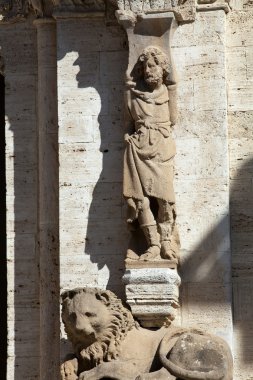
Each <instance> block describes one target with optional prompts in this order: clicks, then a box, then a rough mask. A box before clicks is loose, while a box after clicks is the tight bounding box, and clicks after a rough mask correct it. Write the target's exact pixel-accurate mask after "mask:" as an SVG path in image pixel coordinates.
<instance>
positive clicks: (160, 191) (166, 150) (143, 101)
mask: <svg viewBox="0 0 253 380" xmlns="http://www.w3.org/2000/svg"><path fill="white" fill-rule="evenodd" d="M168 103H169V94H168V89H167V87H166V86H165V85H164V84H163V85H162V86H161V88H160V89H159V90H158V92H157V93H156V94H154V93H149V92H141V91H138V90H136V89H131V90H130V99H129V104H128V108H129V112H130V115H131V117H132V119H133V120H134V123H135V133H134V134H133V135H131V136H129V137H128V139H127V147H126V151H125V157H124V181H123V194H124V196H125V197H126V198H134V199H136V200H143V197H144V196H148V197H154V198H157V199H161V200H165V201H168V202H171V203H174V202H175V196H174V189H173V162H172V160H173V157H174V156H175V153H176V150H175V143H174V141H173V139H172V137H171V128H170V125H171V122H170V114H169V104H168Z"/></svg>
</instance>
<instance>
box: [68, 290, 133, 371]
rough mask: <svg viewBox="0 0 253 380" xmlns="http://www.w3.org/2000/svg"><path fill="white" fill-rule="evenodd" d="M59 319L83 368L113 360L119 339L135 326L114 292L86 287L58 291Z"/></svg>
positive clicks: (130, 315) (128, 312)
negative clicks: (60, 313) (60, 315)
mask: <svg viewBox="0 0 253 380" xmlns="http://www.w3.org/2000/svg"><path fill="white" fill-rule="evenodd" d="M62 320H63V323H64V326H65V331H66V333H67V336H68V338H69V340H70V341H71V343H72V345H73V348H74V350H75V354H76V355H77V357H78V358H79V359H82V361H83V362H84V365H85V367H93V366H95V365H98V364H99V363H100V362H102V361H110V360H112V359H115V358H116V357H117V354H118V346H119V344H120V342H121V341H122V340H123V339H124V338H125V336H126V335H127V333H128V331H129V330H131V329H132V328H133V327H134V326H135V321H134V319H133V317H132V314H131V313H130V311H129V310H128V309H127V308H125V307H124V306H123V305H122V302H121V300H120V299H118V298H117V297H116V295H115V294H113V293H112V292H110V291H109V290H101V289H97V288H88V287H86V288H77V289H74V290H70V291H66V292H64V293H63V294H62Z"/></svg>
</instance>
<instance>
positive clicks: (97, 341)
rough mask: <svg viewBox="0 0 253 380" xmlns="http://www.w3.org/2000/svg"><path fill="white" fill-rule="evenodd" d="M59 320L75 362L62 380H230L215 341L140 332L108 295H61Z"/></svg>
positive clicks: (192, 334) (222, 346)
mask: <svg viewBox="0 0 253 380" xmlns="http://www.w3.org/2000/svg"><path fill="white" fill-rule="evenodd" d="M62 298H63V310H62V319H63V322H64V325H65V330H66V332H67V335H68V338H69V339H70V341H71V342H72V344H73V348H74V350H75V357H73V359H71V360H67V361H65V362H64V363H63V365H62V368H61V374H62V380H99V379H103V378H108V379H114V380H137V379H138V380H148V379H153V380H173V379H178V378H180V379H182V380H198V379H199V380H232V357H231V354H230V350H229V348H228V346H227V344H226V343H225V342H224V341H223V340H222V339H221V338H218V337H215V336H213V335H209V334H206V333H203V332H202V331H199V330H196V329H192V330H189V329H182V328H176V327H172V326H170V327H163V328H161V329H160V330H157V331H151V330H148V329H144V328H141V327H140V326H139V325H138V324H136V323H135V322H134V320H133V317H132V315H131V313H130V312H129V310H128V309H126V308H125V307H124V306H123V305H122V303H121V301H120V300H119V299H118V298H117V297H116V296H115V295H114V294H113V293H111V292H109V291H101V290H99V289H91V288H84V289H75V290H73V291H70V292H66V293H64V294H63V297H62Z"/></svg>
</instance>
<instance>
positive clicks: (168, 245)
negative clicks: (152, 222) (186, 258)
mask: <svg viewBox="0 0 253 380" xmlns="http://www.w3.org/2000/svg"><path fill="white" fill-rule="evenodd" d="M157 201H158V206H159V210H158V218H157V219H158V231H159V233H160V236H161V257H162V258H163V259H170V260H177V259H178V254H179V252H178V251H179V237H178V233H177V228H176V211H175V204H174V203H170V202H168V201H164V200H161V199H158V200H157Z"/></svg>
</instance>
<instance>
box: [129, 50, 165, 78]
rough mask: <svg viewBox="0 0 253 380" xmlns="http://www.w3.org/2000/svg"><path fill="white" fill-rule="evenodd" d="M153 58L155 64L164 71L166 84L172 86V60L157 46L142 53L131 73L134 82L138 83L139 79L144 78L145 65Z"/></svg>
mask: <svg viewBox="0 0 253 380" xmlns="http://www.w3.org/2000/svg"><path fill="white" fill-rule="evenodd" d="M151 57H152V58H154V61H155V63H156V64H157V65H159V66H160V67H161V68H162V69H163V82H164V84H166V85H170V84H171V79H170V77H171V73H172V66H171V64H170V60H169V58H168V57H167V55H166V54H165V53H164V52H163V51H162V50H161V49H160V48H158V47H156V46H148V47H146V48H145V49H144V50H143V51H142V53H141V54H140V56H139V58H138V61H137V63H136V65H135V66H134V68H133V70H132V73H131V75H132V77H133V80H134V81H137V80H138V79H139V78H141V77H143V63H145V62H146V61H147V60H148V59H149V58H151Z"/></svg>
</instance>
